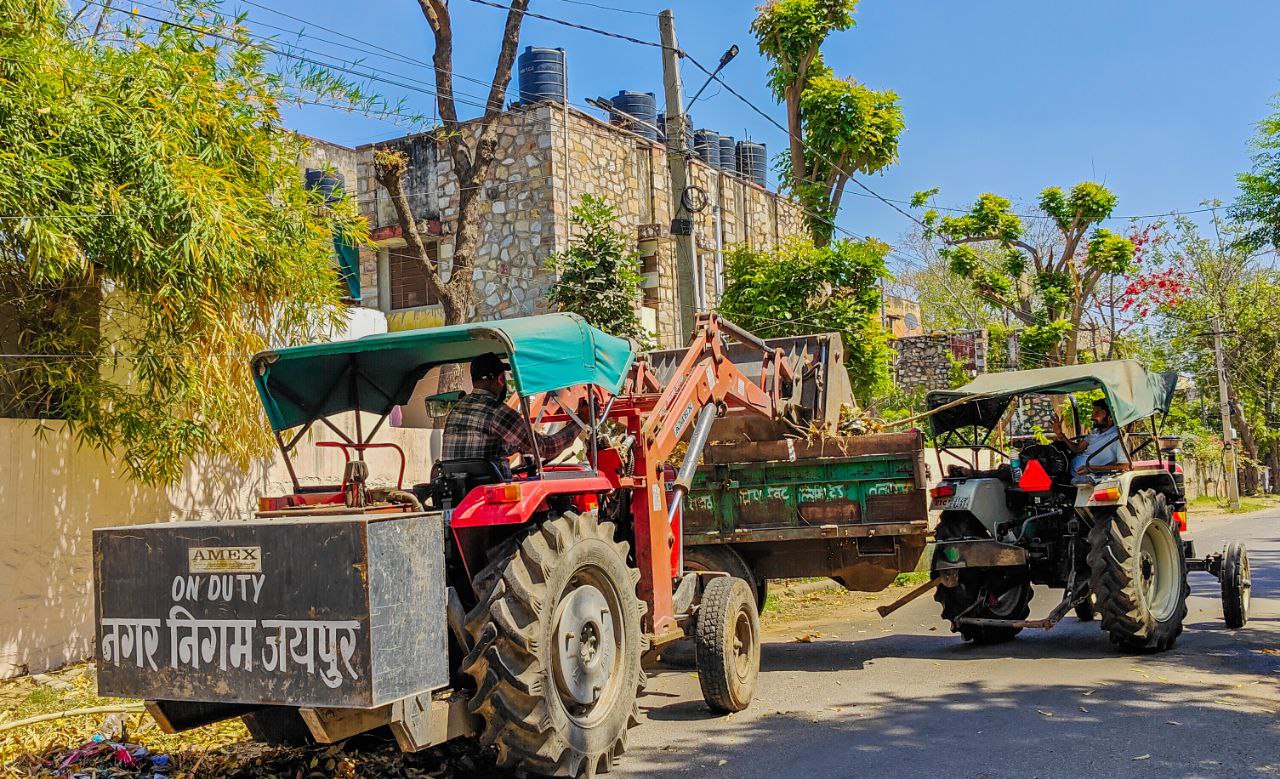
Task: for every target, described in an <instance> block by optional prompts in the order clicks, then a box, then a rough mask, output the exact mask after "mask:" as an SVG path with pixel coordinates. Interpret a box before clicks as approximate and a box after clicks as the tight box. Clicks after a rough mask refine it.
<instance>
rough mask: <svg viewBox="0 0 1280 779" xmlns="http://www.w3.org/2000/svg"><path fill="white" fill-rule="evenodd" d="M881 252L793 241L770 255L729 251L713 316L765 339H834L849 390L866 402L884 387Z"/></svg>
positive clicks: (873, 245)
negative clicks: (828, 335)
mask: <svg viewBox="0 0 1280 779" xmlns="http://www.w3.org/2000/svg"><path fill="white" fill-rule="evenodd" d="M888 252H889V247H888V246H887V245H885V244H884V243H881V242H880V241H876V240H867V241H833V242H832V243H831V244H830V245H828V246H825V247H817V246H814V245H813V243H812V242H809V241H804V240H799V239H793V240H791V241H789V242H787V243H784V244H783V245H782V246H781V247H779V248H777V249H775V250H771V251H757V250H753V249H750V248H748V247H746V246H736V247H733V248H731V249H730V250H729V251H728V253H727V255H726V269H725V272H726V281H727V285H726V288H725V292H724V296H723V297H722V298H721V300H720V306H719V310H720V313H722V314H724V315H725V316H726V317H728V318H729V319H731V320H733V321H734V322H736V323H738V324H740V325H742V326H743V327H745V328H747V329H748V330H750V331H752V332H754V333H756V334H757V335H760V336H762V337H765V338H775V337H779V336H787V335H805V334H809V333H822V332H837V333H840V334H841V336H842V337H843V339H844V349H845V363H846V366H847V367H848V369H849V378H850V381H851V382H852V384H853V388H854V392H855V394H857V396H858V397H859V398H860V399H864V400H865V399H866V398H868V397H870V396H872V395H873V394H874V393H876V392H878V391H880V390H881V389H882V388H884V387H885V386H886V385H887V384H888V381H889V360H888V358H889V350H888V347H887V345H886V343H885V333H884V328H883V327H882V326H881V323H880V288H879V281H880V279H881V278H882V277H883V276H885V275H886V274H887V269H886V268H885V257H886V255H887V254H888Z"/></svg>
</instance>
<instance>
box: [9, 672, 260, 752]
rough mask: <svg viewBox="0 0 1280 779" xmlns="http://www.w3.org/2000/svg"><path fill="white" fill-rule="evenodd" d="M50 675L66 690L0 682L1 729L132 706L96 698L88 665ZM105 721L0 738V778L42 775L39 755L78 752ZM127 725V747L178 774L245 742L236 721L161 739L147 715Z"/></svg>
mask: <svg viewBox="0 0 1280 779" xmlns="http://www.w3.org/2000/svg"><path fill="white" fill-rule="evenodd" d="M48 675H49V676H51V677H53V678H55V679H57V680H59V681H60V682H62V683H64V685H65V688H64V689H57V688H55V687H52V686H45V685H41V684H38V683H36V682H35V681H34V680H32V679H31V677H29V676H25V677H18V678H17V679H10V680H6V681H3V682H0V723H3V722H13V721H15V720H20V719H26V718H28V717H33V716H36V715H39V714H52V713H54V712H59V711H69V710H72V709H82V708H89V707H93V706H109V705H117V704H121V703H136V701H128V700H124V699H121V698H103V697H100V696H99V695H98V692H97V689H95V688H96V685H95V679H94V674H93V669H92V667H91V666H90V665H89V664H87V663H77V664H75V665H71V666H67V667H66V668H63V669H61V670H58V671H50V672H49V674H48ZM107 716H108V715H106V714H93V715H87V716H72V717H66V718H62V719H56V720H51V721H48V722H42V723H39V724H36V725H30V726H27V727H23V728H16V729H13V730H8V731H4V732H3V733H0V775H2V776H14V775H17V776H29V775H33V774H40V771H41V769H40V766H39V765H38V756H39V755H43V754H47V753H49V752H50V751H51V750H54V749H58V748H72V747H78V746H80V745H81V744H83V743H85V742H86V741H88V740H89V738H90V737H92V736H93V734H94V732H96V730H97V728H98V726H99V725H100V724H101V723H102V722H103V721H104V720H105V719H106V718H107ZM125 723H126V726H127V728H128V735H129V739H130V740H131V741H136V742H141V743H143V744H145V745H146V746H147V747H149V748H151V750H152V751H153V752H156V753H164V754H169V755H171V756H172V757H173V759H174V763H175V768H176V769H179V770H176V771H175V772H176V773H182V771H181V770H180V769H182V768H183V767H187V768H189V767H190V766H191V765H193V764H194V763H196V762H198V761H199V760H200V758H201V755H203V754H205V753H206V752H207V753H210V756H212V753H214V752H217V751H220V750H224V749H226V748H228V747H229V746H230V745H232V744H236V743H238V742H243V741H245V740H246V739H248V737H249V733H248V731H247V730H245V727H244V725H243V724H242V723H241V722H240V720H239V719H238V718H237V719H231V720H226V721H223V722H219V723H216V724H214V725H208V726H205V727H203V728H197V729H195V730H191V731H188V732H186V733H179V734H176V735H172V736H169V735H165V734H164V733H162V732H161V731H160V728H159V727H157V726H156V724H155V721H154V720H152V719H151V715H150V714H146V713H142V712H139V713H134V714H129V715H127V716H126V717H125ZM135 736H136V738H135ZM7 771H8V772H13V773H7Z"/></svg>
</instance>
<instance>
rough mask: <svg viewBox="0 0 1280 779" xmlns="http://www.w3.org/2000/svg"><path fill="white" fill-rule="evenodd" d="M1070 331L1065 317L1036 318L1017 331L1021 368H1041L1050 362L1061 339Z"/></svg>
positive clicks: (1069, 324)
mask: <svg viewBox="0 0 1280 779" xmlns="http://www.w3.org/2000/svg"><path fill="white" fill-rule="evenodd" d="M1070 332H1071V323H1070V322H1068V321H1067V320H1065V319H1055V320H1049V319H1048V318H1046V317H1040V318H1038V319H1037V320H1036V321H1035V323H1034V324H1030V325H1027V326H1026V327H1024V328H1022V330H1021V331H1020V332H1019V333H1018V363H1019V365H1020V366H1021V367H1023V368H1041V367H1044V366H1045V365H1046V364H1048V363H1050V362H1051V359H1050V358H1051V356H1052V355H1053V354H1055V353H1057V351H1058V349H1059V347H1060V346H1061V345H1062V342H1063V340H1064V339H1065V338H1066V337H1067V335H1068V334H1069V333H1070Z"/></svg>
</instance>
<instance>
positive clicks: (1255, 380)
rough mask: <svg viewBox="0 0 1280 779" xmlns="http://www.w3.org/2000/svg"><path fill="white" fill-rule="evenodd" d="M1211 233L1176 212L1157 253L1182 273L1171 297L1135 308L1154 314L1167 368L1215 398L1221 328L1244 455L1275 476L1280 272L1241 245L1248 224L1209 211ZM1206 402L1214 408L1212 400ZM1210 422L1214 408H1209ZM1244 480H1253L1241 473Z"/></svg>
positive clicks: (1278, 459)
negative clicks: (1212, 339) (1215, 335)
mask: <svg viewBox="0 0 1280 779" xmlns="http://www.w3.org/2000/svg"><path fill="white" fill-rule="evenodd" d="M1212 226H1213V228H1214V232H1213V237H1211V238H1206V237H1204V236H1202V235H1201V234H1200V231H1199V229H1198V228H1197V227H1196V225H1195V223H1194V222H1192V221H1191V220H1189V219H1187V218H1186V217H1177V218H1175V220H1174V224H1173V227H1172V229H1171V230H1170V232H1169V236H1168V240H1167V242H1164V243H1162V244H1161V245H1160V248H1159V250H1158V253H1159V259H1160V260H1161V261H1162V263H1163V264H1164V265H1165V266H1166V267H1168V268H1169V269H1171V270H1174V271H1176V272H1177V273H1178V274H1179V276H1180V277H1181V278H1183V279H1185V285H1186V286H1185V289H1184V290H1183V291H1182V292H1181V293H1180V294H1179V295H1178V296H1176V297H1175V298H1173V299H1171V300H1168V301H1165V302H1162V303H1160V304H1158V307H1155V308H1151V309H1148V311H1147V313H1146V314H1144V313H1139V317H1140V318H1143V319H1146V318H1147V314H1150V315H1151V316H1153V317H1158V318H1157V319H1156V320H1155V322H1156V326H1155V327H1154V331H1155V333H1156V337H1155V339H1154V340H1155V342H1156V344H1158V346H1157V348H1156V352H1157V354H1159V356H1160V358H1161V359H1162V361H1163V362H1164V364H1165V366H1166V367H1167V368H1168V369H1171V370H1179V371H1183V372H1189V373H1192V374H1193V375H1194V376H1195V377H1196V384H1197V386H1198V387H1199V389H1200V391H1201V392H1202V393H1205V394H1208V395H1210V396H1211V397H1213V398H1216V397H1217V371H1216V366H1215V364H1214V355H1213V350H1212V349H1211V348H1209V347H1208V344H1209V341H1208V340H1207V339H1208V336H1209V333H1208V331H1209V330H1211V329H1212V324H1213V322H1214V321H1215V318H1216V321H1217V322H1219V323H1220V324H1221V326H1222V328H1223V330H1224V331H1225V332H1224V335H1223V345H1224V350H1225V358H1226V359H1225V362H1226V369H1227V377H1228V380H1229V382H1230V384H1231V390H1232V397H1231V400H1232V401H1233V403H1232V417H1233V420H1232V425H1233V427H1235V429H1236V431H1237V432H1238V433H1239V437H1240V444H1241V447H1242V448H1243V454H1244V456H1245V460H1246V462H1267V463H1268V464H1269V465H1270V467H1271V469H1272V473H1273V477H1275V478H1280V363H1277V361H1276V359H1275V355H1276V354H1277V353H1280V273H1277V272H1276V271H1275V270H1274V269H1272V268H1269V267H1266V266H1262V265H1260V264H1259V262H1258V259H1259V256H1258V254H1257V253H1255V252H1251V251H1249V250H1248V249H1247V248H1246V247H1247V246H1248V245H1249V243H1250V240H1249V239H1248V238H1247V235H1248V233H1249V230H1250V229H1251V228H1249V227H1248V226H1240V225H1235V224H1232V223H1231V222H1227V221H1225V220H1223V219H1221V218H1220V217H1219V216H1218V214H1217V212H1216V211H1215V212H1214V213H1213V216H1212ZM1210 405H1211V407H1213V408H1216V405H1217V404H1216V402H1212V403H1211V404H1210ZM1209 416H1210V419H1211V421H1210V423H1209V424H1210V425H1213V424H1214V423H1215V421H1216V419H1217V414H1210V415H1209ZM1242 486H1243V488H1244V490H1245V492H1253V491H1254V490H1255V489H1256V482H1255V481H1254V480H1253V479H1252V474H1251V471H1249V470H1247V469H1246V471H1245V472H1244V478H1242Z"/></svg>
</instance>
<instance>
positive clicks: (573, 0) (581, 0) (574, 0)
mask: <svg viewBox="0 0 1280 779" xmlns="http://www.w3.org/2000/svg"><path fill="white" fill-rule="evenodd" d="M558 2H561V3H569V4H571V5H585V6H590V7H591V8H599V9H600V10H602V11H614V12H616V13H620V14H634V15H636V16H651V17H653V18H655V19H656V18H657V16H658V15H657V14H655V13H653V12H651V11H638V10H636V9H634V8H618V7H617V6H612V5H604V4H602V3H591V2H588V0H558Z"/></svg>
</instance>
